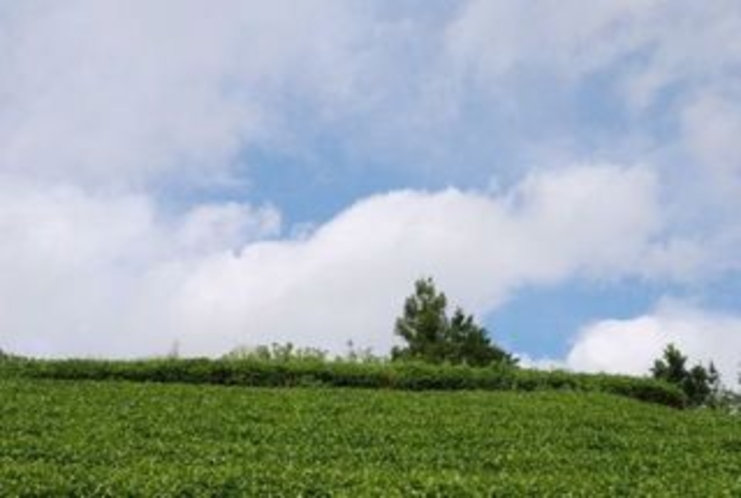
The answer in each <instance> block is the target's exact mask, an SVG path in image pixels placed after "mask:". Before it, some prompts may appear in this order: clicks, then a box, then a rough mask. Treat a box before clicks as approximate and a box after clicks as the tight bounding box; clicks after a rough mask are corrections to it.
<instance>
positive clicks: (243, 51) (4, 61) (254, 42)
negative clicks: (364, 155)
mask: <svg viewBox="0 0 741 498" xmlns="http://www.w3.org/2000/svg"><path fill="white" fill-rule="evenodd" d="M356 10H357V9H354V8H351V7H350V6H349V5H348V4H345V3H344V2H335V1H305V2H300V3H299V4H297V3H295V2H287V1H275V2H270V3H266V2H256V1H248V2H225V3H223V4H222V5H220V6H219V8H214V6H213V5H212V4H210V3H208V2H203V1H199V0H183V1H169V0H165V1H156V2H147V1H139V0H135V1H119V0H110V1H103V2H99V1H95V0H73V1H71V2H65V3H64V4H60V3H56V2H45V1H40V2H24V3H19V4H15V5H14V6H6V7H3V9H2V10H0V46H2V47H3V49H1V50H0V67H2V73H3V76H2V78H1V79H0V169H1V170H3V171H5V172H6V173H8V172H13V173H14V174H24V175H27V176H34V177H35V178H36V179H37V180H38V181H47V182H48V181H52V182H59V181H62V182H68V181H73V182H83V183H85V184H86V185H88V186H97V185H100V184H108V183H113V184H123V185H130V184H134V185H140V184H142V183H147V182H149V181H151V180H152V179H153V178H158V177H161V176H162V175H168V174H169V175H171V176H172V177H173V178H178V179H180V181H184V182H186V183H187V182H193V181H211V182H213V181H223V180H224V179H228V177H229V168H230V167H231V166H233V165H234V163H235V162H236V161H237V158H238V154H239V153H240V151H241V150H243V149H244V148H245V147H247V146H249V145H250V144H252V143H254V142H255V141H270V140H276V136H275V134H279V133H280V132H281V131H280V130H281V127H280V122H281V120H284V119H288V116H285V114H284V112H285V101H286V100H287V99H290V98H291V97H292V96H293V97H296V98H299V97H300V98H301V99H302V102H303V103H304V105H310V103H313V104H314V105H315V106H316V107H317V109H318V110H321V109H322V108H323V107H325V106H329V103H332V106H333V108H342V106H344V105H348V106H349V100H348V97H347V96H348V95H349V94H352V89H353V88H354V86H355V79H356V70H357V59H358V57H359V55H360V54H359V49H358V47H362V40H363V39H364V37H365V36H366V34H365V32H364V21H362V18H361V17H358V16H357V14H356ZM366 90H367V89H366ZM368 93H370V92H368ZM173 178H170V180H172V179H173ZM220 178H221V180H219V179H220Z"/></svg>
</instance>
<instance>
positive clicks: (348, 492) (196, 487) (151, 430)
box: [0, 378, 741, 497]
mask: <svg viewBox="0 0 741 498" xmlns="http://www.w3.org/2000/svg"><path fill="white" fill-rule="evenodd" d="M0 400H2V402H1V403H0V434H1V436H0V496H230V495H231V496H244V495H248V496H249V495H253V496H269V495H273V496H328V495H333V496H379V497H380V496H564V495H573V496H600V495H615V496H649V495H650V496H741V420H739V419H738V418H736V417H733V416H729V415H724V414H722V413H718V412H713V411H706V410H694V411H692V410H676V409H671V408H667V407H664V406H660V405H656V404H649V403H641V402H639V401H635V400H632V399H628V398H624V397H617V396H613V395H608V394H602V393H584V392H560V391H550V392H549V391H545V392H484V391H456V392H407V391H394V390H371V389H342V388H290V389H285V388H283V389H280V388H279V389H272V388H251V387H242V386H233V387H225V386H213V385H182V384H154V383H130V382H117V381H107V382H90V381H59V380H38V379H22V378H5V379H0Z"/></svg>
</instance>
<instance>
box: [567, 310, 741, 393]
mask: <svg viewBox="0 0 741 498" xmlns="http://www.w3.org/2000/svg"><path fill="white" fill-rule="evenodd" d="M669 343H674V344H675V345H676V346H677V347H678V348H679V349H680V350H681V351H682V352H684V353H685V354H687V355H688V357H689V361H690V364H694V363H696V362H702V363H705V364H707V363H708V362H710V361H713V362H714V363H715V365H716V366H717V367H718V370H719V372H720V373H721V375H722V377H723V380H724V382H725V383H727V384H728V385H729V386H731V387H733V386H735V383H736V379H737V376H738V372H739V365H740V362H741V356H739V351H741V317H738V316H736V315H733V314H726V313H719V312H713V311H707V310H703V309H702V308H699V307H697V306H695V305H693V304H692V303H687V302H682V301H676V300H671V299H665V300H663V301H662V302H660V303H659V304H658V306H657V307H656V309H655V310H653V311H652V312H650V313H647V314H645V315H642V316H638V317H635V318H631V319H627V320H602V321H598V322H596V323H592V324H590V325H588V326H586V327H585V328H584V329H583V330H582V331H581V332H580V333H579V336H578V337H577V338H576V341H575V343H574V345H573V347H572V348H571V351H570V352H569V354H568V356H567V358H566V365H567V366H568V367H569V368H572V369H575V370H581V371H589V372H611V373H625V374H632V375H646V374H648V373H649V369H650V368H651V366H652V365H653V361H654V360H655V359H656V358H658V357H660V356H661V354H662V352H663V349H664V348H665V347H666V345H667V344H669Z"/></svg>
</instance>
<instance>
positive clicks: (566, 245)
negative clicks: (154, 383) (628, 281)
mask: <svg viewBox="0 0 741 498" xmlns="http://www.w3.org/2000/svg"><path fill="white" fill-rule="evenodd" d="M15 191H16V194H15V195H12V192H13V189H12V188H10V186H7V187H6V188H5V192H6V193H8V195H5V196H3V197H2V199H3V201H4V202H3V203H0V225H1V226H2V227H3V233H4V235H5V237H4V244H3V247H2V249H1V250H0V267H1V268H2V273H3V276H4V278H3V281H2V282H1V283H0V296H1V299H0V302H2V303H3V310H2V313H0V331H1V332H2V339H1V341H2V343H3V347H4V348H7V349H11V350H17V351H18V352H27V353H35V354H106V355H132V354H133V355H137V354H138V355H141V354H153V353H158V352H159V353H161V352H163V351H165V350H166V349H167V348H168V347H169V345H170V344H172V343H173V342H174V341H175V340H179V341H180V343H181V346H182V350H183V352H186V353H188V354H218V353H221V352H224V351H226V350H228V349H229V348H231V347H234V346H236V345H238V344H244V343H248V344H259V343H270V342H273V341H278V342H283V341H289V340H290V341H293V342H295V343H298V344H305V345H316V346H319V347H323V348H328V349H331V350H333V351H342V350H343V348H344V345H345V343H346V341H348V340H350V339H352V340H353V341H354V342H355V344H356V345H358V346H362V347H365V346H372V347H374V348H375V350H376V351H377V352H381V353H383V352H386V351H387V350H388V348H389V347H390V345H391V344H392V342H393V335H392V329H391V328H392V323H393V318H394V316H395V315H396V314H397V313H398V312H399V307H400V306H401V303H402V301H403V298H404V296H405V295H407V294H408V293H409V292H410V289H411V285H412V282H413V281H414V279H416V278H418V277H420V276H423V275H433V276H435V277H436V278H437V280H438V282H439V284H440V286H441V288H442V289H444V290H445V291H446V292H448V293H449V294H450V296H451V298H453V299H454V300H456V301H457V302H459V303H461V304H463V305H464V306H465V307H466V308H467V309H469V310H472V311H475V312H477V313H483V312H486V311H488V310H491V309H493V308H494V307H496V306H499V305H501V304H502V302H503V301H504V300H505V299H506V298H507V296H508V295H510V293H512V292H513V291H515V290H516V289H517V288H518V287H520V286H522V285H528V284H538V283H546V282H547V283H554V282H559V281H563V280H565V279H568V278H572V277H574V276H577V275H583V276H585V277H587V278H588V277H590V276H591V277H605V276H606V277H614V276H619V275H623V274H631V273H633V272H634V271H635V270H634V262H635V261H638V260H640V258H641V257H642V256H641V255H642V253H643V252H644V251H645V250H646V247H647V245H648V244H649V243H650V240H651V238H652V236H653V234H654V232H655V231H656V230H657V229H658V225H657V205H656V203H655V201H656V199H655V184H654V179H653V177H652V176H651V175H650V174H649V173H648V172H647V171H645V170H644V169H640V168H623V167H617V166H576V167H573V168H567V169H564V170H561V171H558V172H550V173H539V174H534V175H532V176H530V177H529V178H528V179H526V180H525V181H523V182H522V183H521V184H520V185H519V186H517V187H516V188H514V189H513V190H512V191H510V192H505V193H503V194H502V195H501V196H499V197H490V196H486V195H481V194H476V193H465V192H461V191H458V190H454V189H450V190H446V191H442V192H438V193H426V192H416V191H401V192H392V193H389V194H385V195H378V196H373V197H370V198H368V199H365V200H363V201H361V202H359V203H357V204H356V205H354V206H352V207H350V208H349V209H347V210H345V211H344V212H343V213H341V214H340V215H339V216H337V217H336V218H335V219H333V220H331V221H329V222H328V223H326V224H324V225H322V226H319V227H318V228H316V229H315V230H314V231H313V232H312V233H311V234H309V235H305V236H304V237H303V238H301V239H284V240H274V241H260V239H261V238H264V237H266V236H269V237H275V235H276V230H277V223H278V214H277V213H275V211H274V210H273V209H272V208H269V207H268V208H261V209H255V208H251V207H249V206H237V205H231V204H225V205H221V206H205V207H196V208H194V209H193V210H192V211H191V212H190V213H189V214H185V215H183V216H180V217H177V218H175V219H167V218H166V217H163V216H162V213H161V210H159V209H158V207H157V205H156V204H153V203H152V202H151V201H149V200H148V199H146V198H144V197H136V196H128V197H118V198H110V197H97V196H95V195H91V194H88V193H85V192H84V191H82V190H80V189H77V188H72V187H66V188H61V187H59V188H56V189H52V190H47V191H38V190H31V191H23V189H21V188H19V187H17V186H15ZM255 239H256V240H257V241H254V240H255ZM251 240H252V242H250V241H251ZM237 241H241V244H244V246H243V247H242V248H241V250H238V251H235V244H237Z"/></svg>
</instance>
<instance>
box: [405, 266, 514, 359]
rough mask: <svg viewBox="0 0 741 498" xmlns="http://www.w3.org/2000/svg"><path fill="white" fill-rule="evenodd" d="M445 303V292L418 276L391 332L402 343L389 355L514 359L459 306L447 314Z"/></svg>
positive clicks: (433, 357) (422, 357)
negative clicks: (402, 345)
mask: <svg viewBox="0 0 741 498" xmlns="http://www.w3.org/2000/svg"><path fill="white" fill-rule="evenodd" d="M447 306H448V301H447V298H446V297H445V294H443V293H442V292H438V291H437V290H436V289H435V284H434V283H433V281H432V279H430V278H427V279H421V280H418V281H417V282H416V283H415V292H414V294H413V295H411V296H409V297H408V298H407V300H406V301H405V303H404V311H403V315H402V316H401V317H400V318H398V319H397V320H396V327H395V332H396V334H397V335H398V336H400V337H401V338H402V339H404V341H405V342H406V346H405V347H395V348H394V349H393V350H392V352H391V356H392V358H393V359H394V360H420V361H426V362H430V363H451V364H454V365H456V364H460V363H466V364H468V365H473V366H485V365H489V364H491V363H499V362H501V363H508V364H512V365H514V364H515V363H516V360H515V359H514V358H513V357H512V356H511V355H510V354H508V353H506V352H505V351H503V350H502V349H501V348H499V347H497V346H496V345H494V344H492V343H491V340H490V339H489V337H488V335H487V332H486V330H485V329H484V328H482V327H480V326H478V325H477V324H476V323H475V322H474V320H473V317H472V316H470V315H466V314H465V313H464V312H463V310H461V309H460V308H458V309H456V310H455V312H454V314H453V317H452V318H448V315H447V311H446V309H447Z"/></svg>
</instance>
